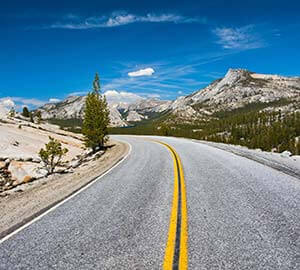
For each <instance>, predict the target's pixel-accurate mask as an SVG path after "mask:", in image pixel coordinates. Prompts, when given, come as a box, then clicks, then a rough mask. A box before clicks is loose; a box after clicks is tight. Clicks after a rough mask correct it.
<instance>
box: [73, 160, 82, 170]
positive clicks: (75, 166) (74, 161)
mask: <svg viewBox="0 0 300 270" xmlns="http://www.w3.org/2000/svg"><path fill="white" fill-rule="evenodd" d="M81 163H82V161H81V160H80V159H76V160H72V161H71V162H70V167H71V168H77V167H78V166H80V164H81Z"/></svg>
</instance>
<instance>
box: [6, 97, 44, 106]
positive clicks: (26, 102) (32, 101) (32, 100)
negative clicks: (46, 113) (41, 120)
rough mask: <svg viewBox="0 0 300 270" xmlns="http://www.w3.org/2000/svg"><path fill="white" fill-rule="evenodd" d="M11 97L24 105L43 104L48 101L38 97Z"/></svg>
mask: <svg viewBox="0 0 300 270" xmlns="http://www.w3.org/2000/svg"><path fill="white" fill-rule="evenodd" d="M10 99H12V100H13V101H14V102H18V103H21V104H24V105H33V106H42V105H44V104H45V103H46V101H43V100H40V99H36V98H23V97H10Z"/></svg>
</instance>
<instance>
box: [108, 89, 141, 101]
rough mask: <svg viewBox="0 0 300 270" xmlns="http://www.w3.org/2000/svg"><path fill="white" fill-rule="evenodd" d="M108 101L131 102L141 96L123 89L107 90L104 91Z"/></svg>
mask: <svg viewBox="0 0 300 270" xmlns="http://www.w3.org/2000/svg"><path fill="white" fill-rule="evenodd" d="M104 95H105V96H106V99H107V101H108V102H109V103H115V102H126V103H132V102H135V101H137V100H140V99H143V98H142V97H141V96H139V95H136V94H134V93H130V92H125V91H116V90H108V91H106V92H105V93H104Z"/></svg>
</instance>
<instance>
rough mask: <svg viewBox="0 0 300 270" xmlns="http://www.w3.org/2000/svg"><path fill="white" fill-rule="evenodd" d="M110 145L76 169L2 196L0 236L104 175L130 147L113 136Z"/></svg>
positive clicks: (0, 203)
mask: <svg viewBox="0 0 300 270" xmlns="http://www.w3.org/2000/svg"><path fill="white" fill-rule="evenodd" d="M110 145H113V147H111V148H108V150H107V151H106V152H105V154H104V155H103V156H101V157H100V158H99V159H97V160H93V161H90V162H88V163H85V164H84V165H82V166H80V167H78V168H77V169H75V171H74V173H70V174H65V175H60V174H55V175H52V176H49V177H48V178H47V179H41V180H38V181H36V182H32V183H28V184H26V185H24V186H23V187H22V188H21V189H17V190H15V191H13V192H11V193H10V194H9V195H8V196H5V197H0V209H1V210H0V239H1V238H3V237H4V236H6V235H7V234H9V233H11V232H12V231H14V230H16V229H17V228H19V227H21V226H22V225H24V224H26V223H27V222H29V221H30V220H32V219H33V218H35V217H36V216H39V215H41V214H42V213H43V212H45V211H46V210H48V209H49V208H51V207H52V206H54V205H55V204H57V203H59V202H61V201H63V200H64V199H65V198H67V197H69V196H70V195H72V194H74V193H75V192H76V191H78V190H80V189H81V188H82V187H84V186H86V185H87V184H89V183H90V182H92V181H93V180H94V179H95V178H97V177H99V176H101V175H102V174H103V173H105V172H106V171H108V170H109V169H110V168H112V167H113V166H114V165H115V164H117V163H118V162H119V161H120V160H121V159H123V158H124V157H125V156H126V155H127V153H128V151H129V146H128V144H126V143H124V142H120V141H115V140H111V141H110Z"/></svg>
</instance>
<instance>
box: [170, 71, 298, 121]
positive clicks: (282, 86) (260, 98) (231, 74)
mask: <svg viewBox="0 0 300 270" xmlns="http://www.w3.org/2000/svg"><path fill="white" fill-rule="evenodd" d="M279 100H281V101H283V100H285V101H286V102H283V103H282V104H284V105H285V106H282V108H281V109H285V110H291V109H297V108H299V101H300V78H299V77H283V76H278V75H265V74H257V73H253V72H250V71H248V70H245V69H229V70H228V72H227V74H226V75H225V77H224V78H222V79H218V80H216V81H214V82H212V83H211V84H209V85H208V86H207V87H205V88H204V89H201V90H199V91H196V92H194V93H193V94H191V95H189V96H186V97H180V98H178V99H177V100H175V101H174V102H173V103H172V105H171V109H172V112H173V114H174V115H177V116H178V117H179V118H181V119H183V120H188V121H190V120H192V119H193V120H195V119H199V118H210V116H211V115H213V114H214V113H216V112H220V111H232V110H235V109H238V108H242V107H245V106H249V105H251V104H264V105H265V106H266V107H268V105H270V107H273V105H274V102H276V101H279ZM287 104H296V107H294V106H291V105H290V106H286V105H287Z"/></svg>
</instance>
